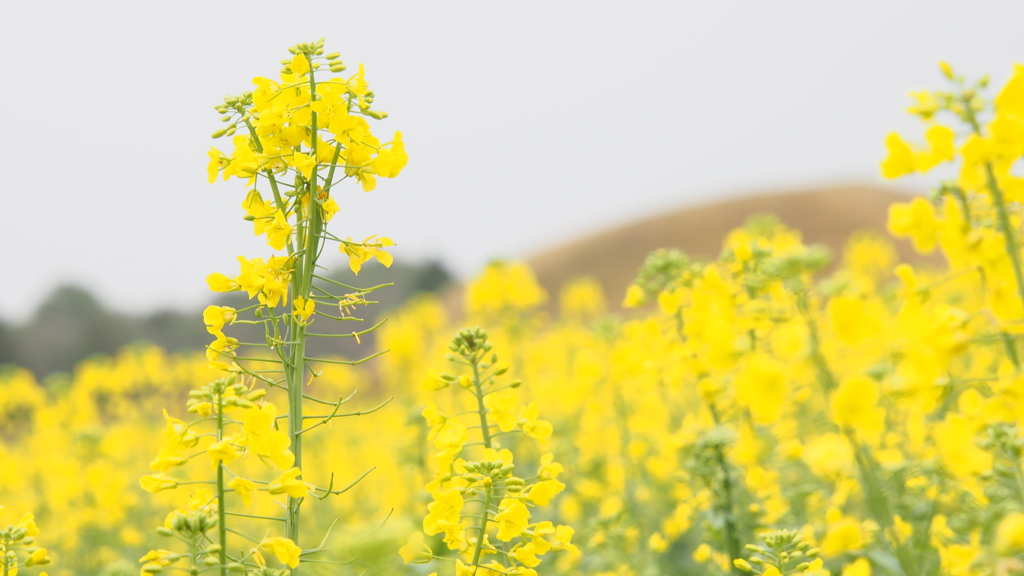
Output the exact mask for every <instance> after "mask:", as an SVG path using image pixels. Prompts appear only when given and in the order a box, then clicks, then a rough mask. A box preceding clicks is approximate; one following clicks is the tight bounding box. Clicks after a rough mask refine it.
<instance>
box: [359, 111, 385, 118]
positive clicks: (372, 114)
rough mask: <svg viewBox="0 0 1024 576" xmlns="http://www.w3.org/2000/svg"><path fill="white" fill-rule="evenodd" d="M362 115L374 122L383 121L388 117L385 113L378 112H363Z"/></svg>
mask: <svg viewBox="0 0 1024 576" xmlns="http://www.w3.org/2000/svg"><path fill="white" fill-rule="evenodd" d="M363 113H364V114H366V115H367V116H369V117H370V118H373V119H374V120H383V119H385V118H387V117H388V113H387V112H379V111H377V110H364V111H363Z"/></svg>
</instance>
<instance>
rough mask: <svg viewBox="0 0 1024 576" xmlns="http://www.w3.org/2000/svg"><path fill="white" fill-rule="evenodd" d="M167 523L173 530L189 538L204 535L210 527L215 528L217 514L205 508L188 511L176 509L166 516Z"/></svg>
mask: <svg viewBox="0 0 1024 576" xmlns="http://www.w3.org/2000/svg"><path fill="white" fill-rule="evenodd" d="M168 523H169V524H170V525H171V529H172V530H173V531H175V532H177V533H179V534H181V535H182V536H185V537H186V538H189V539H191V538H192V537H197V536H200V535H205V534H206V533H207V532H208V531H209V530H210V529H212V528H215V527H216V526H217V516H215V515H214V514H213V512H212V511H207V510H190V511H188V512H183V511H181V510H176V511H175V512H173V513H172V514H171V516H170V518H168Z"/></svg>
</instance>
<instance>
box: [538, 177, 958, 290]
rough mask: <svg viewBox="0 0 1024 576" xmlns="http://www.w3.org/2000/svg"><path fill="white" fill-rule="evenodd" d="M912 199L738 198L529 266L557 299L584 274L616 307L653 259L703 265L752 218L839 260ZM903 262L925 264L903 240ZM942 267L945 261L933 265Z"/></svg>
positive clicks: (876, 190) (854, 187)
mask: <svg viewBox="0 0 1024 576" xmlns="http://www.w3.org/2000/svg"><path fill="white" fill-rule="evenodd" d="M908 198H909V195H908V194H904V193H899V192H894V191H892V190H890V189H888V188H884V187H881V186H877V185H870V184H845V185H837V186H831V187H827V188H815V189H806V190H794V191H785V190H783V191H779V192H776V193H771V194H756V195H750V196H745V197H740V198H731V199H729V200H723V201H720V202H713V203H708V204H703V205H698V206H692V207H685V208H680V209H674V210H670V211H666V212H665V213H663V214H659V215H656V216H652V217H649V218H646V219H643V220H639V221H636V222H632V223H629V224H624V225H622V226H618V227H616V228H613V229H611V230H607V231H604V232H599V233H596V234H592V235H590V236H586V237H584V238H581V239H579V240H576V241H573V242H570V243H568V244H565V245H563V246H559V247H556V248H554V249H551V250H549V251H546V252H543V253H540V254H537V255H534V256H533V257H531V258H529V259H528V262H529V263H530V265H531V266H532V267H533V269H534V271H535V272H536V273H537V277H538V279H539V280H540V282H541V284H542V285H543V286H544V287H545V288H546V289H547V290H548V292H549V293H550V294H551V295H552V298H551V301H552V302H555V301H557V294H558V290H559V288H560V287H561V286H562V284H564V283H565V282H566V281H568V280H571V279H573V278H576V277H579V276H584V275H588V276H593V277H594V278H596V279H598V280H599V281H600V282H601V284H602V286H603V287H604V289H605V291H606V294H607V295H608V299H609V301H610V305H611V307H612V309H617V308H618V303H619V301H620V300H621V298H622V295H623V294H625V291H626V287H627V286H628V285H629V283H630V281H631V280H632V279H633V277H634V276H635V275H636V271H637V268H638V267H639V266H640V264H641V263H642V262H643V260H644V258H645V257H646V255H647V254H648V253H649V252H650V251H652V250H654V249H656V248H662V247H674V248H680V249H682V250H683V251H685V252H686V253H688V254H690V255H691V256H694V257H695V258H697V259H712V258H715V257H716V256H717V255H718V252H719V250H720V249H721V245H722V240H723V239H724V238H725V235H726V234H727V233H728V232H729V230H731V229H733V228H735V227H736V226H739V225H741V224H742V223H743V221H744V220H746V219H747V217H749V216H751V215H752V214H759V213H765V212H770V213H773V214H775V215H776V216H778V217H779V219H780V220H782V222H784V223H785V224H787V225H788V226H790V227H793V228H797V229H799V230H801V231H803V234H804V240H805V241H806V242H808V243H822V244H825V245H827V246H828V247H829V248H830V249H831V250H832V251H833V254H835V255H836V256H838V255H840V254H841V251H842V247H843V244H844V243H845V242H846V239H847V238H849V236H850V235H851V234H852V233H854V232H856V231H858V230H875V231H878V232H881V233H886V232H885V222H886V219H887V214H888V208H889V205H890V204H892V203H893V202H903V201H906V200H907V199H908ZM895 243H896V246H897V249H898V251H899V253H900V258H901V259H902V260H904V261H920V260H922V257H921V256H920V255H918V254H916V253H915V252H914V251H913V249H912V248H911V246H910V243H909V242H906V241H896V242H895ZM934 261H935V262H936V263H938V260H937V259H936V260H934Z"/></svg>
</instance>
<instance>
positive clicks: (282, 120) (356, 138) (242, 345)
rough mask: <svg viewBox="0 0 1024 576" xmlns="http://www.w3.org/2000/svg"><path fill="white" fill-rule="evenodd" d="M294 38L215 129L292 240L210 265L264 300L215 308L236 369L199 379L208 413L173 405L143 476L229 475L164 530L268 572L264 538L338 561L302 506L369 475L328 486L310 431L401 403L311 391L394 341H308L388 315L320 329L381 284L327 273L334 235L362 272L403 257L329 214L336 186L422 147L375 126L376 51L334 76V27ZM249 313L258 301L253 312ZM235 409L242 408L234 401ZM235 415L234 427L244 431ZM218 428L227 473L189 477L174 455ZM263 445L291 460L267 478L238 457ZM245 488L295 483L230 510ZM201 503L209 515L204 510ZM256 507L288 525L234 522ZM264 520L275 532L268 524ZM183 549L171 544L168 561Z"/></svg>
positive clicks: (226, 106) (216, 344)
mask: <svg viewBox="0 0 1024 576" xmlns="http://www.w3.org/2000/svg"><path fill="white" fill-rule="evenodd" d="M288 50H289V52H290V53H291V54H292V57H291V58H290V59H288V60H285V61H283V62H282V64H283V66H284V68H283V70H282V71H281V75H280V81H279V82H278V81H274V80H271V79H268V78H256V79H255V80H254V81H253V82H254V84H255V86H256V87H255V89H254V90H252V91H248V92H244V93H242V94H240V95H237V96H228V97H226V98H225V99H224V103H223V104H219V105H217V106H216V109H217V111H218V112H219V113H221V114H222V118H221V119H222V121H224V122H225V123H226V124H227V127H226V128H223V129H221V130H218V131H217V132H215V133H214V135H213V136H214V138H221V137H225V136H230V137H232V144H233V146H234V149H233V151H232V152H231V153H230V154H226V153H224V152H221V151H220V150H218V149H217V148H211V150H210V153H209V157H210V163H209V179H210V182H211V183H212V182H214V181H215V180H216V179H217V176H218V175H223V178H224V179H225V180H227V179H229V178H231V177H236V178H240V179H242V180H243V181H244V182H245V183H246V186H247V188H248V192H247V194H246V197H245V200H244V201H243V202H242V207H243V208H244V210H245V219H246V220H247V221H249V222H252V224H253V227H254V232H255V234H256V235H259V236H265V237H266V240H267V244H268V245H269V246H270V247H271V248H272V249H273V250H274V251H275V252H277V253H278V254H274V255H271V256H269V257H268V258H266V259H263V258H253V259H248V258H245V257H242V256H240V257H239V258H238V260H239V262H240V264H241V267H240V271H239V274H238V275H236V276H228V275H225V274H220V273H215V274H211V275H210V276H209V277H208V278H207V282H208V284H209V285H210V288H211V289H212V290H213V291H215V292H233V291H241V292H245V293H247V295H248V297H249V299H250V300H252V299H256V302H255V303H253V304H252V305H251V306H248V307H246V308H243V309H241V310H236V309H234V308H231V307H227V306H210V307H208V308H207V309H206V311H205V312H204V315H203V316H204V320H205V322H206V326H207V330H208V331H209V332H210V334H212V335H213V336H214V337H215V340H214V341H213V342H212V343H211V344H210V345H209V346H208V348H207V358H208V359H209V362H210V366H211V367H213V368H216V369H219V370H222V371H223V372H225V373H226V376H225V378H222V379H220V380H217V381H216V382H214V383H212V384H210V385H208V386H206V387H203V388H202V389H199V390H195V391H193V392H192V398H191V399H190V401H189V406H188V409H189V412H192V413H196V414H198V416H199V418H198V419H197V420H195V421H193V422H190V423H185V422H183V421H181V420H176V419H173V418H171V417H170V416H167V421H168V428H167V432H166V433H165V446H164V448H163V449H162V450H161V452H160V455H158V457H157V459H156V460H154V462H153V463H152V464H151V468H152V469H153V471H154V472H158V474H155V475H151V476H147V477H146V478H144V479H143V487H144V488H146V489H147V490H149V491H151V492H155V491H160V490H164V489H172V488H176V487H178V486H181V485H183V484H210V485H213V486H214V487H215V494H209V493H207V492H205V491H203V492H201V493H199V496H197V497H195V498H193V501H192V504H190V507H189V509H188V510H185V511H181V513H180V515H181V516H182V518H184V519H185V520H182V521H181V522H178V524H179V525H180V526H179V525H168V526H165V527H164V528H165V530H164V532H165V533H166V535H168V536H175V537H178V538H179V539H181V540H184V541H186V542H188V543H189V545H190V549H191V552H190V554H189V556H188V557H189V558H192V559H193V561H197V560H196V558H198V556H197V554H198V555H206V560H204V562H205V565H206V566H207V567H210V568H216V569H218V570H219V571H220V573H221V574H222V575H224V574H226V572H227V571H228V570H229V569H236V568H237V569H246V570H248V569H250V568H251V569H255V570H257V571H263V572H264V573H266V574H268V575H269V574H276V573H278V572H281V570H279V569H273V568H269V567H267V566H266V562H265V559H264V558H263V555H262V552H261V551H263V552H267V551H270V552H273V554H274V555H275V556H276V557H277V559H278V560H279V561H280V562H281V563H282V564H284V565H285V566H287V567H288V568H290V570H291V571H293V572H294V571H295V570H296V569H297V568H298V565H299V562H300V557H302V558H303V559H304V560H307V561H312V562H330V561H326V560H318V559H309V558H308V557H309V556H312V555H314V554H316V553H318V552H321V551H323V550H324V544H323V543H322V544H321V545H319V546H317V547H314V548H307V549H305V550H302V549H301V548H299V543H300V542H301V541H302V538H301V525H302V522H301V512H302V506H303V503H304V502H305V501H307V500H308V499H309V497H311V496H312V497H315V498H316V499H319V500H323V499H325V498H327V497H329V496H331V495H337V494H341V493H342V492H344V491H345V490H347V489H348V488H350V487H351V486H352V485H353V484H354V483H355V482H352V484H350V485H348V486H346V487H343V488H338V487H336V486H335V478H334V475H333V474H332V475H331V477H330V479H329V480H328V481H327V482H326V484H327V486H326V487H321V486H316V485H314V484H313V483H311V482H308V481H307V480H308V478H305V477H304V476H303V474H302V470H303V458H304V457H306V458H308V457H309V455H306V454H304V453H303V444H304V442H303V441H304V437H305V435H306V434H309V433H310V432H312V431H313V430H315V429H316V428H318V427H320V426H321V425H323V424H327V423H329V422H330V421H331V420H333V419H334V418H339V417H344V416H353V415H363V414H369V413H371V412H373V411H375V410H377V409H379V408H381V407H383V405H384V404H386V403H387V401H385V402H384V403H382V404H380V405H378V406H377V407H375V408H370V409H365V410H361V411H356V412H342V411H341V407H342V405H344V404H345V403H346V402H348V401H349V400H350V399H351V398H352V396H351V395H349V396H348V397H343V398H339V399H338V400H328V399H322V398H318V397H316V396H315V395H313V394H312V393H311V392H310V393H307V387H309V386H310V385H311V384H313V383H315V380H316V378H317V377H318V376H319V375H320V372H318V371H317V366H322V365H324V364H342V365H350V366H351V365H356V364H361V363H363V362H366V361H368V360H370V359H372V358H374V357H376V356H379V355H380V354H382V353H383V352H377V353H374V354H371V355H369V356H367V357H365V358H362V359H358V360H344V359H340V358H316V357H313V356H311V355H310V354H309V352H308V348H307V343H308V341H309V339H310V338H314V337H337V336H341V337H350V338H353V339H355V340H357V341H359V339H360V336H363V335H365V334H367V333H369V332H371V331H373V329H375V328H376V326H374V327H371V328H369V329H366V330H362V331H353V332H351V333H349V334H341V335H338V334H317V333H314V332H312V331H310V327H311V325H312V324H313V322H314V321H315V320H318V319H320V320H321V321H322V322H323V321H328V320H334V321H338V322H344V321H349V320H358V318H354V317H353V316H352V313H353V311H354V310H355V309H356V308H358V307H359V306H365V305H367V304H370V303H372V302H371V301H368V300H367V295H368V294H370V293H371V292H372V291H373V290H376V289H377V288H380V286H376V287H372V288H366V289H361V288H356V287H354V286H348V285H346V284H342V283H339V282H336V281H333V280H330V279H329V278H327V277H325V276H323V275H322V274H323V272H321V270H323V269H324V268H323V266H322V265H321V264H320V258H321V256H322V255H323V251H324V249H325V247H326V246H327V245H328V244H332V243H333V244H334V245H336V246H337V247H338V250H339V251H340V252H341V253H342V254H344V255H345V256H346V257H347V259H348V263H349V266H350V268H351V269H352V271H353V272H355V273H356V274H358V273H359V271H360V268H361V266H362V265H363V264H365V263H366V262H367V261H369V260H371V259H374V258H376V259H377V260H378V261H379V262H381V263H382V264H384V265H385V266H390V264H391V261H392V259H391V255H390V254H389V253H388V252H387V251H386V250H385V248H387V247H388V246H391V245H393V243H392V242H391V240H390V239H388V238H383V237H381V238H378V237H376V236H371V237H369V238H366V239H365V240H362V241H353V240H352V239H351V237H348V238H342V237H340V236H338V235H335V234H333V233H331V232H330V231H328V230H327V225H328V223H329V222H330V221H331V220H332V218H333V217H334V216H335V215H336V214H337V213H339V212H340V211H341V210H342V205H343V203H339V202H338V201H337V200H336V199H335V198H336V197H337V196H338V195H339V193H338V191H337V190H336V187H337V186H339V185H340V184H341V183H342V182H344V181H345V180H350V179H351V180H355V181H357V182H359V183H360V185H361V187H362V189H363V190H364V191H367V192H369V191H371V190H373V189H374V188H375V187H376V183H377V178H379V177H383V178H394V177H396V176H398V174H399V173H400V172H401V170H402V168H403V167H404V166H405V164H406V162H407V161H408V156H407V155H406V153H405V148H404V145H403V142H402V135H401V133H400V132H396V133H395V135H394V138H392V140H391V141H390V142H385V143H382V142H381V141H380V140H379V139H378V138H377V137H376V136H374V135H373V133H372V132H371V130H370V125H369V123H368V121H367V120H368V119H369V120H382V119H383V118H385V117H386V116H387V114H385V113H383V112H379V111H377V110H374V109H372V108H371V106H372V103H373V99H374V94H373V92H372V91H371V90H370V89H369V85H368V83H367V82H366V79H365V74H364V70H363V66H362V65H360V66H359V69H358V72H357V73H355V74H353V75H351V76H349V77H347V78H341V77H337V76H333V74H336V73H340V72H343V71H344V70H345V69H346V66H345V65H344V64H342V62H341V60H340V59H339V54H336V53H335V54H326V55H325V54H324V43H323V39H321V40H318V41H316V42H310V43H303V44H298V45H296V46H294V47H292V48H289V49H288ZM264 194H267V195H268V198H267V199H264ZM282 252H283V253H282ZM318 307H319V308H318ZM331 307H333V308H334V309H335V310H337V312H335V313H333V314H332V313H329V312H328V311H327V310H326V309H327V308H331ZM243 313H249V314H250V315H247V316H248V317H247V318H243V317H242V316H241V315H242V314H243ZM232 324H250V325H255V326H259V327H262V329H263V330H262V331H263V339H262V340H263V341H261V342H260V341H257V342H239V341H238V339H236V338H233V337H231V336H228V335H226V334H225V333H224V329H225V327H226V326H229V325H232ZM378 326H379V324H378ZM259 386H263V387H259ZM275 390H279V391H280V393H281V394H282V395H283V396H284V400H285V402H286V403H287V407H288V411H287V413H285V414H281V415H278V414H277V410H276V408H275V406H274V404H272V403H270V402H269V401H268V400H267V398H265V396H266V395H267V394H268V392H271V393H274V391H275ZM307 403H309V404H312V405H317V406H319V407H320V410H318V412H322V413H315V414H307V413H306V412H305V410H304V408H305V405H306V404H307ZM235 411H240V412H241V414H234V413H233V412H235ZM282 421H283V422H282ZM210 424H212V425H214V426H215V429H214V430H213V431H211V432H206V433H197V432H195V431H194V430H193V428H195V427H199V426H203V425H210ZM229 427H231V428H233V429H232V430H231V433H230V434H229V432H228V428H229ZM204 436H211V437H214V438H215V441H214V443H213V444H211V445H209V446H208V447H207V448H206V450H205V453H206V454H208V455H209V456H210V457H211V459H212V460H213V466H214V468H215V471H216V479H215V480H210V481H206V480H197V481H193V482H182V481H179V480H177V479H175V478H172V477H169V476H167V474H166V472H167V471H168V470H169V469H170V468H173V467H176V466H181V465H184V464H185V463H187V462H188V461H189V460H190V459H191V458H193V457H195V456H198V455H199V454H202V453H204V452H197V453H194V454H186V453H185V451H186V450H187V449H189V448H192V447H195V446H196V445H198V444H199V443H200V441H201V438H202V437H204ZM250 455H255V456H257V457H258V458H259V459H260V460H262V461H263V462H264V463H265V464H266V465H267V466H268V467H270V468H277V469H279V470H281V471H282V473H281V474H280V475H279V476H278V477H277V478H274V479H270V480H261V479H259V478H256V477H251V478H250V477H248V476H246V475H243V474H242V472H239V471H236V470H233V469H232V468H231V467H229V466H230V465H231V463H232V462H233V461H234V460H236V459H239V458H243V457H245V456H250ZM359 479H361V477H360V478H357V479H356V480H355V481H358V480H359ZM232 492H233V493H235V494H236V495H238V496H239V498H240V499H241V501H242V504H243V505H244V506H249V505H250V504H251V501H252V495H253V493H256V492H267V493H268V494H269V495H271V496H279V495H283V496H286V501H285V503H284V514H283V516H266V515H259V514H244V513H240V512H235V511H229V510H228V505H229V504H228V502H226V501H225V498H226V496H227V495H228V494H230V493H232ZM193 517H194V518H197V519H198V520H195V522H193V521H192V520H191V519H192V518H193ZM243 519H244V521H246V522H250V523H251V522H264V523H266V522H271V523H272V524H271V526H273V525H274V524H279V525H280V526H281V527H282V528H283V536H270V535H269V534H270V532H268V531H267V530H266V528H265V527H262V525H261V528H259V532H256V533H250V532H249V531H246V530H244V529H243V528H242V527H241V526H231V527H229V526H227V523H228V520H232V521H233V522H232V524H237V522H235V521H243ZM213 526H217V530H216V540H214V539H213V538H212V537H211V536H210V535H208V533H207V532H208V531H209V530H211V529H212V528H213ZM229 533H231V534H234V535H237V536H238V537H241V538H243V539H245V540H248V541H249V542H250V546H251V544H252V543H255V544H256V546H255V547H250V549H249V552H248V553H244V552H243V553H242V554H238V555H233V554H232V553H231V552H230V551H231V550H236V549H238V548H237V547H230V546H229V544H228V534H229ZM260 533H263V534H267V535H265V536H263V537H262V538H260V537H257V536H258V535H259V534H260ZM324 542H326V536H325V539H324ZM151 554H154V553H151ZM171 557H172V556H166V555H165V556H160V558H163V560H165V561H166V560H168V559H170V558H171ZM173 558H174V560H177V559H179V558H181V556H173ZM147 566H149V567H150V568H151V571H152V570H153V569H154V568H155V567H159V566H160V563H159V562H157V563H153V562H150V563H149V564H147Z"/></svg>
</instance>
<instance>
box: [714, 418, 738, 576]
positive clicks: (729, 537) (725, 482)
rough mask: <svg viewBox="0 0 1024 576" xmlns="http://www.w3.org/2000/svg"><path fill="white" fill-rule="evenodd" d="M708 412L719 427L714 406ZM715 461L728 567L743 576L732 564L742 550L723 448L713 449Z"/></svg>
mask: <svg viewBox="0 0 1024 576" xmlns="http://www.w3.org/2000/svg"><path fill="white" fill-rule="evenodd" d="M708 411H710V412H711V417H712V418H713V419H714V421H715V425H716V426H721V425H722V422H721V420H720V419H719V416H718V410H717V409H716V408H715V405H714V404H711V403H709V404H708ZM715 460H716V462H717V463H718V467H719V469H721V471H722V492H724V498H723V500H725V506H724V507H722V508H725V509H724V514H722V516H723V517H724V518H725V542H726V546H728V548H729V566H730V567H731V571H732V573H733V574H743V573H744V572H743V571H742V570H740V569H739V568H737V567H736V565H735V564H734V563H733V562H734V561H735V560H736V559H738V558H742V556H741V554H742V550H741V548H740V538H739V530H737V528H736V522H735V519H734V516H735V512H736V505H735V503H734V502H733V498H734V496H733V489H732V478H731V477H730V475H729V465H728V463H727V462H726V460H725V447H724V446H717V447H715Z"/></svg>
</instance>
